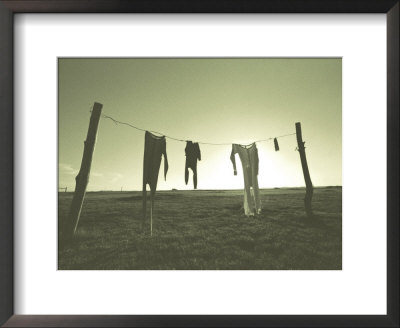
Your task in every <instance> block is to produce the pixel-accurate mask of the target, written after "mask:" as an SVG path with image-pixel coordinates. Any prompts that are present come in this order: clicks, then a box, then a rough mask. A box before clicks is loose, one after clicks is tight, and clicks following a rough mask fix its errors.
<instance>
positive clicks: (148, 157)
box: [142, 131, 168, 226]
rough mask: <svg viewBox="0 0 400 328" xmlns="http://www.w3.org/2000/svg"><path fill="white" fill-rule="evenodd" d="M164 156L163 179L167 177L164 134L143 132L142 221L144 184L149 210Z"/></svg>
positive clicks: (144, 194)
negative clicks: (148, 199) (148, 189)
mask: <svg viewBox="0 0 400 328" xmlns="http://www.w3.org/2000/svg"><path fill="white" fill-rule="evenodd" d="M162 156H164V179H166V178H167V172H168V158H167V144H166V141H165V136H163V137H158V136H156V135H154V134H152V133H150V132H148V131H146V133H145V141H144V158H143V195H142V198H143V221H142V226H144V222H145V219H146V201H147V191H146V186H147V185H149V186H150V200H151V211H152V212H153V209H154V196H155V194H156V189H157V181H158V172H159V170H160V165H161V157H162Z"/></svg>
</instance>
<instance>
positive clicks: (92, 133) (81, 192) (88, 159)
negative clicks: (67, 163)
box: [68, 102, 103, 235]
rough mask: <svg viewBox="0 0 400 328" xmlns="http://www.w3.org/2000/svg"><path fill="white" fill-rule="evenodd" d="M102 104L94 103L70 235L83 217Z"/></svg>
mask: <svg viewBox="0 0 400 328" xmlns="http://www.w3.org/2000/svg"><path fill="white" fill-rule="evenodd" d="M102 108H103V105H102V104H99V103H97V102H95V103H94V106H93V110H92V115H91V116H90V123H89V129H88V133H87V137H86V140H85V144H84V149H83V156H82V163H81V168H80V170H79V173H78V175H77V176H76V178H75V182H76V185H75V192H74V197H73V199H72V203H71V208H70V211H69V216H68V230H69V231H68V233H70V234H71V235H73V234H75V232H76V229H77V227H78V223H79V217H80V215H81V209H82V203H83V199H84V198H85V193H86V187H87V185H88V182H89V174H90V167H91V165H92V158H93V152H94V146H95V144H96V137H97V128H98V126H99V121H100V116H101V109H102Z"/></svg>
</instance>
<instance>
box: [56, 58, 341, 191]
mask: <svg viewBox="0 0 400 328" xmlns="http://www.w3.org/2000/svg"><path fill="white" fill-rule="evenodd" d="M94 102H99V103H101V104H103V109H102V114H104V115H108V116H111V117H113V118H114V119H116V120H118V121H123V122H127V123H130V124H132V125H134V126H137V127H139V128H142V129H146V130H153V131H158V132H160V133H162V134H163V135H166V136H171V137H174V138H178V139H184V140H191V141H193V142H210V143H227V144H228V145H223V146H215V145H202V144H200V151H201V157H202V160H201V161H199V162H198V165H197V171H198V173H197V174H198V189H243V186H244V183H243V174H242V168H241V164H240V160H239V158H238V157H237V158H236V164H237V165H238V175H237V176H234V174H233V166H232V163H231V161H230V154H231V150H232V146H231V145H230V144H231V143H239V144H249V143H252V142H253V141H256V140H261V139H268V138H274V137H278V136H281V135H286V134H291V133H295V132H296V130H295V123H296V122H301V126H302V133H303V140H304V141H305V146H306V155H307V161H308V167H309V170H310V175H311V180H312V182H313V185H314V186H331V185H342V61H341V59H340V58H308V59H307V58H243V59H239V58H202V59H200V58H197V59H196V58H153V59H152V58H104V59H100V58H59V59H58V124H59V135H58V168H59V187H60V188H61V187H62V188H65V187H67V188H68V191H73V190H74V189H75V176H76V175H77V173H78V171H79V168H80V164H81V160H82V154H83V146H84V140H85V138H86V134H87V130H88V126H89V120H90V115H91V114H90V110H91V108H92V107H93V104H94ZM166 140H167V156H168V162H169V170H168V173H167V179H166V181H164V176H163V162H161V166H160V174H159V179H158V186H157V190H171V189H173V188H174V189H178V190H191V189H193V179H192V172H191V171H190V173H189V183H188V184H187V185H186V184H185V181H184V171H185V151H184V149H185V146H186V144H185V143H184V142H179V141H175V140H171V139H168V138H167V139H166ZM278 142H279V147H280V150H279V151H275V150H274V144H273V140H269V141H265V142H259V143H257V148H258V152H259V175H258V183H259V186H260V188H280V187H301V186H304V177H303V172H302V168H301V162H300V157H299V153H298V151H296V147H297V141H296V136H295V135H291V136H287V137H283V138H279V139H278ZM143 155H144V132H143V131H139V130H136V129H133V128H131V127H128V126H125V125H117V124H115V123H113V122H112V121H111V120H109V119H105V118H101V120H100V123H99V128H98V134H97V142H96V147H95V151H94V155H93V162H92V168H91V173H90V178H89V184H88V187H87V190H88V191H100V190H121V188H122V190H124V191H128V190H141V188H142V179H143ZM236 156H238V155H236Z"/></svg>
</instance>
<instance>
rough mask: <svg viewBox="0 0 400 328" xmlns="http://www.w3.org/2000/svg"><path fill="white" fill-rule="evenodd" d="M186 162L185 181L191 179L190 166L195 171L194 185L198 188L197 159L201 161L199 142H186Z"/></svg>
mask: <svg viewBox="0 0 400 328" xmlns="http://www.w3.org/2000/svg"><path fill="white" fill-rule="evenodd" d="M185 155H186V164H185V183H186V184H187V183H188V181H189V168H190V169H192V171H193V185H194V189H197V160H199V161H201V154H200V147H199V144H198V143H197V142H194V143H193V142H191V141H187V142H186V148H185Z"/></svg>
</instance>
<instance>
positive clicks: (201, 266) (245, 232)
mask: <svg viewBox="0 0 400 328" xmlns="http://www.w3.org/2000/svg"><path fill="white" fill-rule="evenodd" d="M304 194H305V190H304V189H301V188H299V189H297V188H293V189H272V190H270V189H265V190H261V201H262V206H263V213H262V214H261V215H259V216H256V217H254V218H253V217H250V218H247V217H246V216H245V215H244V213H243V191H240V190H237V191H236V190H234V191H202V190H193V191H158V192H157V194H156V201H155V209H154V215H153V236H152V237H150V225H148V227H146V228H147V230H146V233H144V234H143V233H141V232H140V222H141V205H142V197H141V192H89V193H87V194H86V198H85V202H84V205H83V209H82V214H81V219H80V223H79V227H78V231H77V235H76V237H75V238H74V241H73V243H70V244H68V243H65V242H64V241H63V240H64V238H63V231H61V230H62V229H61V228H59V230H60V231H59V248H58V268H59V269H60V270H82V269H84V270H90V269H94V270H103V269H105V270H143V269H145V270H147V269H150V270H158V269H161V270H173V269H182V270H191V269H194V270H341V268H342V188H341V187H327V188H316V189H315V190H314V198H313V208H314V214H315V215H314V216H315V217H314V218H313V219H307V218H306V216H305V214H304V203H303V198H304ZM58 200H59V204H58V206H59V227H62V226H63V223H64V222H65V220H66V218H67V214H68V210H69V206H70V203H71V200H72V193H59V197H58ZM148 206H150V202H149V201H148ZM149 215H150V211H149V210H148V217H149ZM148 221H150V219H148Z"/></svg>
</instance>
